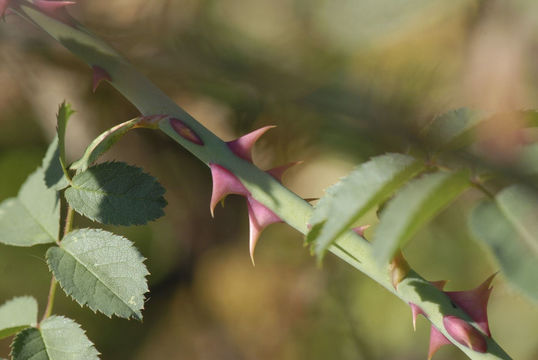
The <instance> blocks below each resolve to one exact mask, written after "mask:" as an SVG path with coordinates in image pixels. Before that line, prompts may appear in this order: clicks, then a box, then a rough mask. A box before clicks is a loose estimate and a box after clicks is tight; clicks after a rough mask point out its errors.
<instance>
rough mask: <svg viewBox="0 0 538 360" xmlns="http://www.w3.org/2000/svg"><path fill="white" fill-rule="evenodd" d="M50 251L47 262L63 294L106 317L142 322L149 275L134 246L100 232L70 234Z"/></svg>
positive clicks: (120, 238)
mask: <svg viewBox="0 0 538 360" xmlns="http://www.w3.org/2000/svg"><path fill="white" fill-rule="evenodd" d="M60 246H61V247H52V248H50V249H49V250H48V251H47V255H46V257H47V263H48V264H49V267H50V269H51V271H52V273H53V274H54V276H55V277H56V279H57V280H58V282H59V283H60V286H61V287H62V289H64V291H65V292H66V293H67V294H68V295H71V296H72V297H73V299H75V300H76V301H77V302H78V303H79V304H80V305H88V307H89V308H90V309H92V310H94V311H100V312H102V313H103V314H105V315H107V316H111V315H117V316H119V317H123V318H130V317H134V318H136V319H139V320H141V319H142V313H141V310H142V308H143V307H144V294H145V293H146V292H147V291H148V286H147V281H146V276H147V275H148V274H149V273H148V271H147V269H146V266H145V265H144V262H143V261H144V259H143V258H142V256H141V255H140V254H139V252H138V251H137V250H136V248H134V247H133V244H132V243H131V242H130V241H129V240H127V239H125V238H123V237H121V236H118V235H114V234H112V233H110V232H107V231H104V230H97V229H81V230H75V231H72V232H70V233H69V234H67V235H66V236H65V237H64V239H63V240H62V242H61V243H60Z"/></svg>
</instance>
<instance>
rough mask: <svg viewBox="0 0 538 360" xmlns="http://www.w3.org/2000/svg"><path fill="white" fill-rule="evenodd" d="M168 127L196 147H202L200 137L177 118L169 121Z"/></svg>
mask: <svg viewBox="0 0 538 360" xmlns="http://www.w3.org/2000/svg"><path fill="white" fill-rule="evenodd" d="M170 126H172V128H173V129H174V130H175V132H177V133H178V134H179V135H180V136H181V137H182V138H184V139H187V140H189V141H190V142H192V143H194V144H196V145H201V146H203V145H204V142H203V141H202V139H200V137H199V136H198V135H197V134H196V133H195V132H194V131H193V130H192V129H191V128H190V127H189V126H188V125H187V124H185V123H184V122H183V121H181V120H179V119H177V118H171V119H170Z"/></svg>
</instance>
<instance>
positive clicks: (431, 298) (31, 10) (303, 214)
mask: <svg viewBox="0 0 538 360" xmlns="http://www.w3.org/2000/svg"><path fill="white" fill-rule="evenodd" d="M15 3H16V4H17V6H15V7H14V11H15V12H16V13H18V14H19V15H20V16H22V17H23V18H25V19H27V20H28V21H30V22H32V23H33V24H35V25H36V26H38V27H40V28H42V29H43V30H45V31H46V32H47V33H49V34H50V35H51V36H52V37H54V38H55V39H56V40H57V41H59V42H60V43H61V44H63V45H64V46H65V47H66V48H67V49H69V50H70V51H71V52H73V53H74V54H75V55H77V56H78V57H80V58H81V59H83V60H84V61H86V62H87V63H88V64H89V65H90V66H99V67H100V68H102V69H105V70H106V71H107V72H108V74H109V75H110V77H111V81H110V83H111V84H112V85H113V86H114V87H115V88H116V89H117V90H118V91H119V92H121V93H122V94H123V95H124V96H125V97H126V98H127V99H128V100H129V101H130V102H131V103H133V104H134V105H135V106H136V107H137V108H138V109H139V110H140V112H141V113H142V114H143V115H155V114H166V115H168V117H169V118H170V117H175V118H178V119H181V121H183V122H184V123H185V124H186V125H187V126H188V127H190V128H191V129H192V130H193V131H194V132H195V133H196V134H197V135H198V136H199V137H200V138H201V139H202V141H203V143H204V145H203V146H200V145H197V144H195V143H193V142H191V141H189V140H187V139H185V138H184V137H182V136H180V135H179V134H178V133H177V132H176V131H175V130H174V129H173V128H172V127H171V125H170V122H169V118H166V119H165V120H162V121H161V122H160V123H159V127H160V129H161V130H162V131H163V132H164V133H166V134H167V135H168V136H170V137H171V138H172V139H174V140H175V141H176V142H178V143H179V144H180V145H182V146H183V147H184V148H186V149H187V150H188V151H190V152H191V153H192V154H193V155H194V156H196V157H197V158H198V159H200V160H201V161H203V162H204V163H205V164H210V163H216V164H219V165H221V166H223V167H225V168H226V169H228V170H229V171H231V172H232V173H233V174H234V175H235V176H236V177H237V178H238V179H239V180H240V181H241V182H242V183H243V184H244V185H245V187H246V188H247V189H248V190H249V191H250V193H251V195H252V196H253V197H254V198H255V199H256V200H258V201H259V202H261V203H262V204H264V205H265V206H267V207H268V208H269V209H271V210H272V211H273V212H275V213H276V214H277V215H278V216H279V217H280V218H281V219H282V220H283V221H285V222H286V223H288V224H289V225H290V226H292V227H294V228H295V229H297V230H298V231H300V232H301V233H303V234H305V233H306V232H307V231H308V229H307V222H308V219H309V218H310V215H311V213H312V207H311V206H310V204H308V203H307V202H306V201H304V200H303V199H301V198H300V197H299V196H298V195H296V194H295V193H293V192H292V191H290V190H289V189H287V188H286V187H284V186H283V185H282V184H280V183H279V182H278V181H276V180H275V179H274V178H273V177H271V176H269V175H268V174H266V173H265V172H263V171H261V170H260V169H258V168H257V167H256V166H254V165H253V164H251V163H249V162H247V161H244V160H243V159H241V158H239V157H237V156H236V155H235V154H233V153H232V152H231V151H230V149H229V148H228V147H227V146H226V144H225V143H224V142H223V141H222V140H221V139H219V138H218V137H217V136H215V135H214V134H213V133H211V132H210V131H209V130H207V129H206V128H205V127H204V126H203V125H201V124H200V123H199V122H198V121H196V120H195V119H194V118H193V117H192V116H190V115H189V114H188V113H186V112H185V111H184V110H183V109H182V108H180V107H179V106H177V105H176V104H175V103H174V102H173V101H172V100H171V99H170V98H168V97H167V96H166V95H165V94H164V93H163V92H162V91H161V90H159V89H158V88H157V87H156V86H155V85H153V84H152V83H151V82H150V81H149V80H148V79H146V78H145V77H144V76H143V75H141V74H140V73H138V72H137V71H136V70H135V69H134V68H133V67H132V66H131V65H130V64H129V63H128V62H127V61H126V60H125V59H123V58H122V57H121V56H120V55H119V54H118V53H117V52H116V51H115V50H114V49H112V48H111V47H110V46H109V45H108V44H106V43H105V42H103V41H102V40H100V39H99V38H97V37H96V36H95V35H93V34H92V33H91V32H89V31H88V30H87V29H85V28H84V27H83V26H82V25H79V24H77V25H76V26H70V25H67V24H65V23H62V22H59V21H57V20H55V19H53V18H51V17H49V16H47V15H45V14H43V13H41V12H40V11H39V10H37V9H36V8H35V7H34V6H30V5H28V3H27V2H25V1H22V0H18V1H15ZM371 249H372V248H371V245H370V243H369V242H368V241H366V240H365V239H363V238H362V237H360V236H358V235H356V234H355V233H353V232H348V233H346V234H344V235H342V236H341V237H340V238H339V239H338V240H337V242H336V244H335V245H334V246H332V247H331V248H330V251H331V252H332V253H333V254H335V255H336V256H338V257H340V258H341V259H342V260H344V261H346V262H347V263H349V264H350V265H352V266H353V267H355V268H357V269H358V270H360V271H362V272H363V273H364V274H366V275H367V276H369V277H370V278H372V279H373V280H375V281H377V282H378V283H379V284H381V285H382V286H383V287H385V288H386V289H387V290H388V291H390V292H391V293H393V294H394V295H396V296H397V297H399V298H400V299H401V300H402V301H404V302H405V303H407V304H408V303H414V304H416V305H418V306H419V307H420V308H421V309H422V310H423V312H424V313H425V314H426V315H427V317H428V320H430V321H431V322H432V324H433V325H434V326H435V327H437V328H438V329H439V331H440V332H441V333H442V334H443V335H445V336H446V337H447V339H449V340H450V341H451V342H452V343H453V344H454V345H455V346H457V347H458V348H459V349H461V350H462V351H463V352H464V353H465V354H466V355H467V356H469V358H471V359H480V360H486V359H488V360H491V359H505V360H506V359H510V357H509V356H508V354H506V352H504V350H502V348H501V347H500V346H499V345H498V344H497V343H496V342H495V340H494V339H493V338H489V337H487V338H486V341H487V352H486V353H478V352H476V351H473V350H471V349H469V348H468V347H466V346H465V345H462V344H460V343H458V342H457V341H456V340H455V339H453V338H452V337H451V336H450V335H449V334H448V332H447V331H446V329H445V328H444V325H443V317H444V316H447V315H453V316H458V317H459V318H462V319H465V320H466V321H468V323H469V324H470V325H471V326H476V324H474V323H473V321H472V320H471V318H470V317H469V316H468V315H467V314H466V313H464V312H463V311H462V310H461V309H459V308H454V307H453V306H452V304H451V302H450V299H449V298H448V297H447V296H446V295H445V294H444V293H443V292H442V291H440V290H439V289H437V288H436V287H435V286H433V285H432V284H430V283H429V282H428V281H426V280H425V279H423V278H422V277H420V276H419V275H418V274H417V273H415V272H414V271H412V270H411V271H410V272H409V274H408V275H407V277H406V278H405V279H404V280H403V281H402V282H401V283H400V284H399V285H398V288H397V290H396V289H394V288H393V286H392V282H391V278H390V273H389V268H388V266H387V267H384V268H380V267H379V266H378V265H377V263H376V261H375V259H374V257H373V255H372V253H371Z"/></svg>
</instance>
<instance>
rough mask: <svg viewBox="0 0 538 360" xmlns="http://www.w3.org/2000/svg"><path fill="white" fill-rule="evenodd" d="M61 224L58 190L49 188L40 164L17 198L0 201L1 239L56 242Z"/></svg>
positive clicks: (27, 243)
mask: <svg viewBox="0 0 538 360" xmlns="http://www.w3.org/2000/svg"><path fill="white" fill-rule="evenodd" d="M59 227H60V201H59V197H58V193H57V192H56V190H54V189H52V188H50V189H49V188H47V186H46V185H45V180H44V173H43V170H42V169H41V168H39V169H37V170H36V171H35V172H34V173H32V174H31V175H30V176H29V177H28V178H27V179H26V182H25V183H24V184H23V185H22V187H21V190H20V191H19V195H18V196H17V197H16V198H10V199H7V200H4V201H3V202H2V203H1V204H0V242H2V243H4V244H7V245H14V246H32V245H36V244H45V243H50V242H54V241H56V240H57V238H58V232H59Z"/></svg>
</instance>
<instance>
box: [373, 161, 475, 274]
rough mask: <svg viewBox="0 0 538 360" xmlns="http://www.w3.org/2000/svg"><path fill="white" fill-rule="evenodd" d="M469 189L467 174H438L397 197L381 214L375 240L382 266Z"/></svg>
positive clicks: (375, 250)
mask: <svg viewBox="0 0 538 360" xmlns="http://www.w3.org/2000/svg"><path fill="white" fill-rule="evenodd" d="M470 185H471V183H470V181H469V174H468V172H466V171H461V172H438V173H433V174H426V175H424V176H422V177H421V178H419V179H415V180H413V181H411V182H410V183H409V184H407V185H406V186H405V187H404V188H402V189H401V190H400V191H399V192H398V193H396V195H395V196H394V198H393V199H392V200H391V201H390V202H389V203H388V204H387V206H386V208H385V209H384V210H383V211H382V213H381V216H380V219H379V220H380V221H379V225H378V226H377V228H376V230H375V232H374V236H373V241H374V244H373V246H374V248H373V251H374V256H375V257H376V258H377V260H378V261H379V263H380V264H384V263H386V262H388V261H389V260H390V257H391V256H392V255H393V254H394V252H395V251H396V250H397V249H398V248H399V247H400V246H403V245H404V244H405V243H406V242H407V241H408V240H409V239H410V238H411V237H412V236H413V235H414V234H415V233H416V232H417V231H418V230H419V229H420V227H421V226H423V225H424V224H425V223H427V222H428V221H429V220H430V219H431V218H433V217H434V216H435V215H436V214H437V213H439V212H440V211H441V209H443V208H444V207H445V206H446V205H448V204H449V203H450V202H452V201H453V200H454V199H455V198H456V197H457V196H458V195H460V194H461V193H462V192H463V191H464V190H466V189H467V188H468V187H469V186H470Z"/></svg>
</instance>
